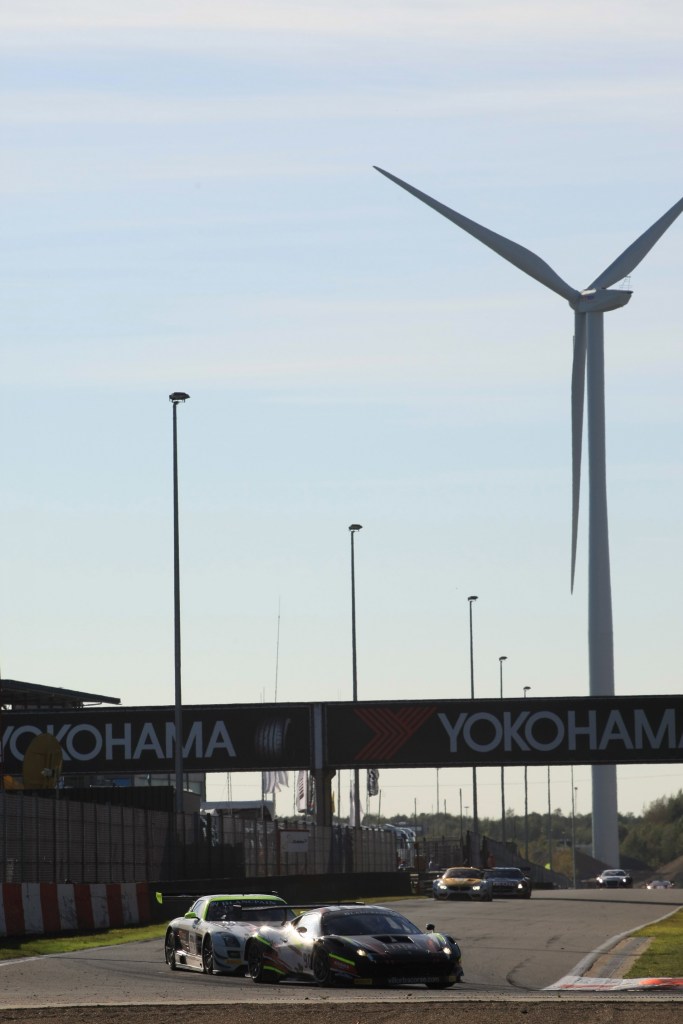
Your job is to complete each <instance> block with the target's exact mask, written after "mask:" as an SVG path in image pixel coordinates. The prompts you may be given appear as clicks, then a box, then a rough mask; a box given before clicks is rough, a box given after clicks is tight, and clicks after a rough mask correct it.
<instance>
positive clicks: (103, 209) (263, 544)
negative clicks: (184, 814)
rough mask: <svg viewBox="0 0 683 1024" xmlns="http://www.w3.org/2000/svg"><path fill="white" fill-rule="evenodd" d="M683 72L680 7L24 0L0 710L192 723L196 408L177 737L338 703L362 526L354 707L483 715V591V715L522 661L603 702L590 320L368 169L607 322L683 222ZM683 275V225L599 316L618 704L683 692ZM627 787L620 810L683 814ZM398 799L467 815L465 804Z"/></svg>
mask: <svg viewBox="0 0 683 1024" xmlns="http://www.w3.org/2000/svg"><path fill="white" fill-rule="evenodd" d="M682 43H683V11H682V10H681V6H680V3H679V2H678V0H651V2H650V3H648V4H647V5H646V4H644V3H642V2H640V0H619V2H616V0H615V2H611V0H602V2H599V3H595V0H586V2H584V0H568V2H567V3H565V4H561V5H555V4H547V3H542V2H540V0H529V2H519V3H515V4H511V3H509V2H505V0H501V2H497V0H472V2H470V0H460V2H459V0H443V2H442V0H419V2H418V0H391V2H388V0H386V2H385V0H362V2H361V0H344V2H343V3H342V2H341V0H304V2H300V3H291V4H286V5H284V4H282V3H280V2H278V0H250V3H248V4H245V3H237V2H230V0H228V2H225V0H175V2H174V0H135V2H134V3H133V2H132V0H112V2H108V0H98V3H96V4H93V3H92V2H91V0H62V2H61V3H60V4H58V5H56V4H54V3H52V2H51V0H4V2H3V3H2V4H1V5H0V68H1V70H0V89H1V90H2V101H1V103H0V120H1V122H2V125H1V136H2V143H1V146H2V162H1V164H2V166H1V168H0V190H1V192H2V197H1V198H2V205H3V217H2V224H3V227H2V234H3V236H4V244H3V246H2V250H1V258H2V264H3V265H2V273H1V280H2V285H1V288H2V294H1V296H0V298H1V308H2V313H3V315H2V321H1V322H2V340H1V344H0V353H1V363H0V372H1V377H0V380H1V382H2V392H3V401H2V404H1V406H0V417H1V419H0V431H1V436H2V444H0V474H1V476H0V479H1V480H2V484H3V501H2V503H0V535H1V536H2V537H3V538H4V542H3V543H2V544H0V573H1V579H2V585H1V587H0V668H1V671H2V674H3V676H4V677H5V678H11V679H20V680H24V681H28V682H33V683H40V684H44V685H52V686H61V687H68V688H73V689H82V690H85V691H88V692H94V693H99V694H104V695H108V696H114V697H118V698H120V699H121V701H122V703H123V704H127V705H143V704H171V703H172V702H173V694H174V689H173V685H174V680H173V671H174V649H173V518H172V433H171V430H172V419H171V406H170V403H169V401H168V395H169V394H170V393H171V392H173V391H185V392H187V393H189V395H190V396H191V397H190V400H189V401H188V402H187V403H186V404H185V405H181V406H179V408H178V459H179V486H180V573H181V606H182V659H183V660H182V664H183V673H182V679H183V699H184V700H185V701H186V702H187V703H194V704H209V703H240V702H259V701H272V700H274V699H275V698H277V700H279V701H300V700H303V701H311V700H345V699H351V693H352V664H351V610H350V544H349V532H348V526H349V524H351V523H360V524H362V526H363V530H362V532H360V533H359V534H357V536H356V542H355V555H356V558H355V562H356V613H357V644H358V694H359V699H361V700H363V699H367V700H382V699H412V698H418V697H419V698H430V699H448V698H450V697H463V696H469V691H470V648H469V618H468V616H469V605H468V601H467V598H468V596H469V595H473V594H476V595H477V596H478V601H477V602H476V605H475V606H474V609H473V638H474V665H475V690H476V695H477V696H480V697H495V696H497V695H498V693H499V684H500V677H499V669H500V662H499V658H500V656H501V655H505V656H506V658H507V660H506V661H505V663H504V692H505V693H506V694H508V695H509V696H515V697H519V696H521V695H522V693H523V689H524V687H530V688H531V689H530V691H529V696H530V697H533V696H539V697H547V696H549V695H558V696H571V695H577V696H584V695H587V694H588V658H587V533H586V501H585V499H586V486H585V485H586V478H585V473H584V493H583V496H582V497H583V500H582V508H581V518H580V524H579V546H578V556H577V573H576V583H575V588H574V593H573V594H572V593H571V592H570V542H571V461H570V460H571V436H570V418H569V417H570V404H569V399H570V376H571V357H572V334H573V315H572V312H571V310H570V309H569V307H568V305H567V304H566V302H564V300H563V299H561V298H559V297H558V296H557V295H555V294H553V293H551V292H549V291H547V290H546V289H545V288H543V287H542V286H541V285H539V284H538V283H537V282H535V281H533V280H531V279H530V278H528V277H527V276H525V275H524V274H521V273H520V272H519V271H518V270H516V269H515V268H513V267H511V266H510V265H509V264H506V263H505V262H504V261H503V260H501V259H500V258H499V257H497V256H496V255H495V254H494V253H492V252H491V251H490V250H489V249H487V248H485V247H484V246H482V245H480V244H479V243H478V242H476V241H474V240H473V239H472V238H470V237H469V236H468V235H466V234H464V233H463V232H462V231H460V230H459V229H458V228H456V227H455V226H454V225H452V224H450V223H448V222H447V221H445V220H444V219H443V218H440V217H438V216H437V215H436V214H435V213H434V212H433V211H431V210H429V209H428V208H427V207H425V206H423V205H422V204H421V203H419V202H417V201H416V200H415V199H414V198H413V197H412V196H409V195H408V194H406V193H405V192H404V191H402V190H401V189H398V188H397V187H396V186H395V185H394V184H393V183H391V182H390V181H388V180H387V179H386V178H384V177H382V176H381V175H379V174H378V173H377V172H376V171H375V170H373V165H379V166H381V167H384V168H386V169H387V170H389V171H391V172H392V173H394V174H396V175H397V176H399V177H401V178H403V179H404V180H406V181H409V182H410V183H411V184H413V185H414V186H416V187H417V188H419V189H421V190H422V191H424V192H427V193H428V194H430V195H432V196H434V197H436V198H437V199H439V200H440V201H442V202H444V203H446V204H447V205H449V206H451V207H453V208H455V209H456V210H459V211H460V212H462V213H464V214H465V215H466V216H468V217H471V218H472V219H474V220H476V221H479V222H480V223H483V224H485V225H486V226H488V227H490V228H492V229H493V230H495V231H497V232H499V233H501V234H503V235H505V236H507V237H509V238H512V239H514V240H515V241H517V242H519V243H521V244H522V245H525V246H526V247H528V248H530V249H532V250H533V251H534V252H537V253H538V254H539V255H541V256H542V257H543V259H544V260H546V261H547V262H548V263H550V265H551V266H552V267H553V268H554V269H555V270H556V271H557V273H558V274H559V275H560V276H561V277H562V278H564V279H565V280H567V281H568V282H569V283H570V284H572V286H574V287H577V288H584V287H586V286H587V284H588V283H589V282H590V281H592V280H593V279H594V278H595V277H596V276H597V274H598V273H599V272H601V271H602V270H603V269H604V268H605V267H606V266H608V264H610V263H611V262H612V260H613V259H614V258H615V257H616V256H617V255H618V254H619V253H621V252H622V250H623V249H625V248H626V246H627V245H629V244H630V243H631V242H632V241H633V240H634V239H635V238H636V237H637V236H638V235H640V234H641V233H642V232H643V231H644V230H645V229H646V228H647V227H649V225H650V224H652V223H653V222H654V221H655V220H657V219H658V218H659V217H660V216H661V215H662V214H663V213H664V212H665V211H666V210H667V209H668V208H669V207H670V206H671V205H673V203H674V202H676V201H677V200H678V199H679V198H680V197H681V195H683V174H682V173H681V172H682V170H683V166H682V165H683V131H682V130H681V128H682V124H681V114H682V111H683V66H682V65H681V60H680V54H681V46H682ZM682 258H683V218H682V219H680V221H679V222H677V223H675V224H674V225H673V226H672V227H671V228H670V229H669V231H668V232H667V233H666V234H665V235H664V237H663V238H662V239H661V240H660V242H659V243H658V244H657V245H656V247H655V248H654V249H653V250H652V252H651V253H650V254H649V255H648V256H647V257H646V259H645V260H644V261H643V263H642V264H641V265H640V266H639V267H638V268H637V269H636V271H635V272H634V273H633V275H632V277H631V280H630V287H631V288H632V289H633V292H634V295H633V298H632V300H631V302H630V304H629V305H628V307H627V308H625V309H622V310H617V311H615V312H613V313H611V314H609V315H608V316H607V317H606V320H605V335H606V401H607V462H608V503H609V514H610V545H611V562H612V588H613V609H614V646H615V676H616V692H617V694H618V695H623V696H631V695H638V694H644V693H647V694H672V693H679V692H680V689H681V685H680V682H681V670H680V664H681V657H680V653H679V651H678V631H679V629H680V627H681V608H682V607H683V582H682V581H683V574H682V573H681V566H682V565H683V539H682V534H681V529H680V524H681V520H682V519H683V463H682V460H681V438H682V433H683V403H681V400H680V393H681V382H682V378H683V346H682V345H681V340H682V339H681V334H682V332H681V314H680V305H679V303H680V299H679V296H680V287H681V286H680V276H681V262H682ZM584 471H585V467H584ZM522 773H523V769H510V770H509V771H508V773H507V774H506V797H507V800H506V802H507V803H508V806H509V807H510V808H511V809H512V810H514V811H516V812H517V813H521V811H522V809H523V803H524V786H523V777H522ZM618 777H619V809H620V810H621V811H623V812H625V813H629V812H630V813H634V814H640V813H642V810H643V808H644V807H646V806H647V805H648V804H649V803H650V802H651V801H653V800H655V799H659V798H660V797H665V796H667V795H670V794H673V793H676V792H678V790H680V789H681V788H683V771H682V770H681V766H680V765H668V766H665V767H656V766H653V765H646V766H639V767H636V768H626V767H622V768H620V769H619V771H618ZM498 778H499V771H498V769H482V770H481V771H480V772H479V780H478V803H479V815H480V817H484V816H487V815H490V816H496V815H497V814H499V805H500V792H499V787H498ZM527 783H528V785H527V792H528V800H529V808H530V810H539V811H543V810H545V809H546V808H547V779H546V771H545V769H539V770H534V769H529V772H528V779H527ZM380 786H381V811H382V813H383V814H406V815H408V814H410V813H411V812H414V811H415V810H416V811H417V812H418V813H420V812H422V811H425V812H429V811H432V810H433V809H434V808H435V806H436V804H437V799H438V804H439V807H440V808H442V806H443V805H444V803H445V804H446V807H447V810H448V811H452V812H454V813H457V812H459V809H460V806H463V807H465V808H467V807H471V803H472V800H471V772H470V771H469V770H466V769H457V768H453V769H442V770H441V772H440V773H439V789H438V798H437V788H436V773H435V771H434V770H427V769H425V770H424V771H421V772H411V773H410V774H409V775H408V774H407V773H405V774H404V773H400V772H397V771H393V772H389V771H386V772H382V776H381V779H380ZM572 788H574V789H575V795H576V800H577V809H578V811H579V813H586V812H587V811H588V810H589V809H590V768H588V767H577V768H576V769H575V776H574V780H573V784H572V780H571V778H570V769H569V768H556V769H554V770H553V772H552V795H551V800H552V805H553V807H560V808H563V809H564V810H565V812H567V811H568V809H569V807H570V804H571V794H572ZM209 789H210V792H209V796H210V798H211V799H221V798H222V797H225V796H226V795H228V793H230V794H231V795H232V796H233V798H234V799H253V798H256V797H257V796H258V795H259V791H260V785H259V780H258V778H257V777H256V776H254V775H234V774H233V775H232V776H231V778H230V779H227V778H226V777H225V776H222V777H214V778H212V779H211V782H210V787H209ZM344 791H346V793H347V792H348V789H347V785H346V783H344V786H343V790H342V807H341V810H342V812H343V810H344V803H345V801H346V802H348V801H347V796H346V795H345V793H344ZM278 800H279V802H280V804H281V805H286V804H287V802H288V800H289V796H288V795H287V794H286V793H285V794H283V795H281V796H279V797H278ZM378 804H379V798H375V799H374V800H373V801H371V803H370V808H369V809H370V810H374V811H376V810H377V809H378Z"/></svg>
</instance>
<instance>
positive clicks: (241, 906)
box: [206, 900, 294, 924]
mask: <svg viewBox="0 0 683 1024" xmlns="http://www.w3.org/2000/svg"><path fill="white" fill-rule="evenodd" d="M293 916H294V912H293V911H291V910H289V908H287V907H286V906H285V905H284V904H282V903H277V902H276V901H275V900H267V901H266V900H212V901H211V903H210V904H209V907H208V909H207V911H206V920H207V921H248V922H249V923H252V922H253V923H254V924H262V923H263V922H266V921H267V922H270V923H276V924H283V923H284V922H285V921H287V920H288V919H289V918H291V917H293Z"/></svg>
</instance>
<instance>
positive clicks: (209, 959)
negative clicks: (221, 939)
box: [202, 935, 214, 974]
mask: <svg viewBox="0 0 683 1024" xmlns="http://www.w3.org/2000/svg"><path fill="white" fill-rule="evenodd" d="M213 968H214V962H213V942H212V941H211V939H210V938H209V937H208V935H207V937H206V938H205V939H204V945H203V946H202V970H203V972H204V974H213Z"/></svg>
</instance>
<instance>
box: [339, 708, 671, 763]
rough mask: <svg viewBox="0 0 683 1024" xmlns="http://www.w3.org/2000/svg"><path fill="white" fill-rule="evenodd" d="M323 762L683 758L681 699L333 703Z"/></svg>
mask: <svg viewBox="0 0 683 1024" xmlns="http://www.w3.org/2000/svg"><path fill="white" fill-rule="evenodd" d="M326 716H327V763H328V764H329V766H330V767H331V768H346V767H351V766H362V767H365V766H367V767H371V766H375V767H377V766H382V765H386V766H391V767H394V768H407V767H420V766H421V767H437V768H438V767H442V766H447V765H474V766H478V765H524V764H526V765H532V764H543V765H545V764H628V763H655V762H658V761H661V762H667V761H681V760H683V697H679V696H671V697H597V698H587V699H582V698H568V697H565V698H556V699H549V700H542V699H530V698H529V699H526V700H523V699H518V700H505V701H503V700H463V701H448V702H444V701H413V702H410V703H408V702H394V701H389V702H383V703H377V704H370V703H362V704H360V703H358V704H328V705H327V707H326Z"/></svg>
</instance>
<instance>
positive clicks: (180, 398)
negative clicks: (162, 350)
mask: <svg viewBox="0 0 683 1024" xmlns="http://www.w3.org/2000/svg"><path fill="white" fill-rule="evenodd" d="M189 397H190V396H189V395H187V394H185V392H184V391H174V392H173V394H172V395H169V396H168V398H169V401H170V403H171V405H172V406H173V628H174V652H175V809H176V814H181V813H182V811H183V698H182V686H181V674H180V543H179V530H178V423H177V416H176V408H177V406H178V404H179V403H180V402H186V401H187V399H188V398H189Z"/></svg>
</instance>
